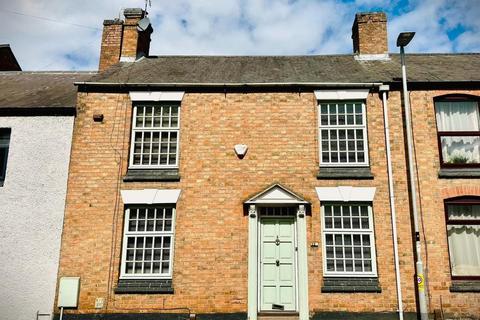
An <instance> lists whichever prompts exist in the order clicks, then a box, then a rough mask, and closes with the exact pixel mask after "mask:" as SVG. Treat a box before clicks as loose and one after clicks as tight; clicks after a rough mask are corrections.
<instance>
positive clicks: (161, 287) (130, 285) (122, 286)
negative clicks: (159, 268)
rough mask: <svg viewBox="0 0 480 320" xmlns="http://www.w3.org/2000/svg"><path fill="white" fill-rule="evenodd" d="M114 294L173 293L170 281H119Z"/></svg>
mask: <svg viewBox="0 0 480 320" xmlns="http://www.w3.org/2000/svg"><path fill="white" fill-rule="evenodd" d="M115 293H118V294H121V293H127V294H128V293H147V294H149V293H173V286H172V280H171V279H148V280H147V279H120V280H119V281H118V285H117V287H116V288H115Z"/></svg>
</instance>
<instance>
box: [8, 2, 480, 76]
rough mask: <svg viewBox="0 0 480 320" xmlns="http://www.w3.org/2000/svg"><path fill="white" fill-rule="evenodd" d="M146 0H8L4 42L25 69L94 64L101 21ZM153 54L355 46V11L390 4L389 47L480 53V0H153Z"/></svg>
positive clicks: (296, 51)
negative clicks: (403, 40)
mask: <svg viewBox="0 0 480 320" xmlns="http://www.w3.org/2000/svg"><path fill="white" fill-rule="evenodd" d="M144 6H145V0H103V1H102V0H100V1H99V0H81V1H78V0H15V1H11V0H0V44H5V43H7V44H10V46H11V48H12V50H13V52H14V54H15V56H16V57H17V60H18V61H19V63H20V65H21V67H22V69H23V70H32V71H39V70H96V69H97V68H98V59H99V54H100V41H101V34H102V28H103V25H102V22H103V20H104V19H112V18H115V17H121V12H122V9H124V8H133V7H141V8H143V7H144ZM147 10H148V12H149V18H150V20H151V22H152V25H153V29H154V32H153V34H152V42H151V49H150V54H151V55H306V54H309V55H310V54H312V55H315V54H350V53H352V41H351V27H352V23H353V20H354V17H355V13H357V12H365V11H384V12H385V13H386V14H387V17H388V27H387V29H388V37H389V50H390V52H398V49H397V48H396V47H395V41H396V37H397V35H398V33H399V32H402V31H415V32H416V35H415V38H414V39H413V40H412V42H411V44H410V45H409V46H408V47H407V49H406V51H407V52H417V53H426V52H437V53H438V52H440V53H448V52H480V19H479V17H480V0H151V6H148V8H147Z"/></svg>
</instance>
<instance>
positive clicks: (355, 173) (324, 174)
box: [317, 167, 374, 180]
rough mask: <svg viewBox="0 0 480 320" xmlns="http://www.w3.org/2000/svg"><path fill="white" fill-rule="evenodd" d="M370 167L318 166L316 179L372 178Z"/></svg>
mask: <svg viewBox="0 0 480 320" xmlns="http://www.w3.org/2000/svg"><path fill="white" fill-rule="evenodd" d="M373 178H374V176H373V174H372V172H371V170H370V167H320V169H319V171H318V174H317V179H319V180H328V179H373Z"/></svg>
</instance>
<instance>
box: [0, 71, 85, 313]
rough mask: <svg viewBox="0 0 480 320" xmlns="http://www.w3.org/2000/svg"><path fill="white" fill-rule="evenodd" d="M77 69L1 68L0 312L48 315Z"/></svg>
mask: <svg viewBox="0 0 480 320" xmlns="http://www.w3.org/2000/svg"><path fill="white" fill-rule="evenodd" d="M89 77H91V74H89V73H78V72H62V73H58V72H57V73H55V72H0V217H1V223H0V234H1V236H0V240H1V245H0V256H1V257H2V263H1V265H0V283H1V285H0V310H1V312H0V314H1V315H0V318H2V319H8V320H24V319H40V320H42V319H45V320H46V319H50V318H49V317H50V316H51V314H52V311H53V310H52V309H53V303H54V301H53V300H54V297H55V281H56V279H57V272H58V261H59V255H60V241H61V234H62V227H63V216H64V210H65V195H66V191H67V177H68V166H69V161H70V160H69V159H70V149H71V141H72V131H73V122H74V115H75V100H76V89H75V86H74V85H73V83H74V82H75V81H81V80H85V79H87V78H89Z"/></svg>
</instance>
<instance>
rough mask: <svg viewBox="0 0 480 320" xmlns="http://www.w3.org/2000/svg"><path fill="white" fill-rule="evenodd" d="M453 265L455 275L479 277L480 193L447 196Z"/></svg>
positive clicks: (449, 241)
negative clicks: (476, 194) (479, 194)
mask: <svg viewBox="0 0 480 320" xmlns="http://www.w3.org/2000/svg"><path fill="white" fill-rule="evenodd" d="M445 215H446V222H447V236H448V249H449V254H450V267H451V272H452V278H454V279H471V278H479V279H480V197H470V196H464V197H456V198H450V199H446V200H445Z"/></svg>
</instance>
